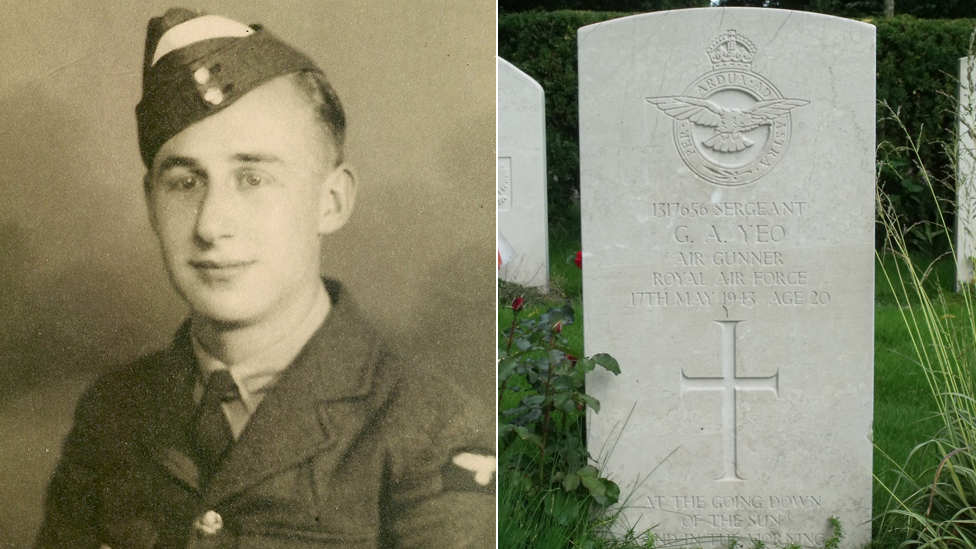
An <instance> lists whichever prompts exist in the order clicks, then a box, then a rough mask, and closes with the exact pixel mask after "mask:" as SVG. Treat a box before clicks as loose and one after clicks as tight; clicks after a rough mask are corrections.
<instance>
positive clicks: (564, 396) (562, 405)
mask: <svg viewBox="0 0 976 549" xmlns="http://www.w3.org/2000/svg"><path fill="white" fill-rule="evenodd" d="M571 396H572V394H570V393H557V394H556V396H555V397H554V398H553V399H552V404H553V406H555V407H556V408H557V409H559V410H562V411H564V412H567V413H568V412H569V411H572V410H574V409H575V408H576V406H575V405H574V404H573V400H572V398H570V397H571ZM567 407H568V408H569V410H567V409H566V408H567Z"/></svg>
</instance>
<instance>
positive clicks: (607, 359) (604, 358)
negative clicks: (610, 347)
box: [592, 353, 620, 376]
mask: <svg viewBox="0 0 976 549" xmlns="http://www.w3.org/2000/svg"><path fill="white" fill-rule="evenodd" d="M592 358H593V361H594V362H596V363H597V364H599V365H600V366H603V367H604V368H605V369H606V370H607V371H608V372H612V373H613V374H614V375H618V376H619V375H620V365H619V364H617V359H615V358H613V357H612V356H610V355H608V354H606V353H600V354H598V355H593V357H592Z"/></svg>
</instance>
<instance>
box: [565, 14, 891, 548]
mask: <svg viewBox="0 0 976 549" xmlns="http://www.w3.org/2000/svg"><path fill="white" fill-rule="evenodd" d="M578 39H579V75H580V151H581V154H580V156H581V159H580V160H581V172H582V180H581V186H582V189H581V202H582V209H583V213H582V223H583V227H582V230H583V251H584V265H585V269H584V273H583V285H584V312H585V327H586V349H587V351H588V352H591V353H598V352H606V353H610V354H611V355H613V356H614V357H615V358H617V359H618V360H619V362H620V365H621V370H623V373H622V374H621V375H620V376H618V377H613V376H609V375H601V374H599V373H596V374H594V375H592V376H591V377H590V378H589V380H588V385H587V389H588V391H589V392H591V393H592V394H593V395H594V396H596V397H597V398H598V399H599V400H600V402H601V403H602V410H601V411H600V413H599V414H590V416H589V431H588V434H589V439H588V444H589V449H590V452H591V453H592V454H593V455H594V456H595V457H596V458H597V459H598V460H601V461H603V460H605V461H606V467H607V469H606V471H607V472H608V473H609V475H610V476H611V478H613V479H615V480H616V481H617V482H619V483H620V485H621V492H622V494H623V495H626V494H629V493H632V494H633V495H632V496H631V499H630V505H629V507H627V508H626V510H625V511H624V517H623V518H624V522H625V523H627V524H628V525H630V526H636V527H637V529H638V530H643V529H646V528H650V527H652V526H656V528H655V530H654V532H655V534H656V536H657V540H658V543H659V544H663V545H701V546H705V547H713V546H714V547H717V546H723V547H728V546H729V544H730V543H731V541H732V540H733V539H738V540H740V541H742V542H743V543H744V544H745V545H747V546H751V545H752V541H751V540H758V541H761V542H763V543H764V544H766V545H768V546H784V545H789V544H793V543H796V544H800V545H804V546H822V545H823V544H824V540H825V539H826V537H827V536H829V534H830V530H829V526H828V518H829V517H837V518H839V519H840V522H841V524H842V526H843V527H844V529H845V530H846V532H847V538H846V539H845V541H844V543H843V546H845V547H855V546H859V545H860V544H862V543H864V542H867V541H868V540H869V539H870V532H871V528H870V519H871V465H872V463H871V462H872V445H871V442H870V438H869V437H870V433H871V420H872V411H873V349H874V343H873V320H874V306H873V300H874V203H875V200H874V196H875V195H874V151H875V147H874V128H875V123H874V115H875V105H874V90H875V88H874V74H875V67H874V62H875V33H874V27H873V26H871V25H867V24H864V23H859V22H855V21H851V20H846V19H839V18H833V17H828V16H822V15H817V14H810V13H801V12H788V11H780V10H764V9H754V8H740V9H736V8H726V9H719V8H709V9H698V10H682V11H675V12H662V13H655V14H649V15H641V16H635V17H628V18H624V19H618V20H614V21H609V22H606V23H601V24H597V25H592V26H589V27H585V28H583V29H580V31H579V37H578Z"/></svg>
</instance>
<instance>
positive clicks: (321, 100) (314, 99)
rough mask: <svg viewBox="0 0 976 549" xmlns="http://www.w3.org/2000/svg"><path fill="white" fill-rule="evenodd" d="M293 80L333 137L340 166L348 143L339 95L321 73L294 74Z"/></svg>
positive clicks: (302, 72) (305, 72)
mask: <svg viewBox="0 0 976 549" xmlns="http://www.w3.org/2000/svg"><path fill="white" fill-rule="evenodd" d="M292 79H293V81H294V82H295V83H296V84H297V85H298V88H299V89H300V90H301V91H302V92H303V93H304V95H305V97H306V99H308V101H309V103H310V104H311V106H312V108H313V109H314V110H315V114H316V117H317V118H318V120H319V122H321V123H322V124H323V125H324V126H325V129H326V130H327V131H328V134H329V135H331V136H332V140H333V142H334V144H335V149H336V161H335V164H336V166H338V165H339V164H341V163H342V162H343V157H344V147H345V142H346V113H345V111H344V110H343V109H342V102H341V101H339V95H338V94H337V93H336V91H335V88H333V87H332V84H329V82H328V80H326V79H325V75H323V74H322V73H321V72H319V71H301V72H297V73H293V75H292Z"/></svg>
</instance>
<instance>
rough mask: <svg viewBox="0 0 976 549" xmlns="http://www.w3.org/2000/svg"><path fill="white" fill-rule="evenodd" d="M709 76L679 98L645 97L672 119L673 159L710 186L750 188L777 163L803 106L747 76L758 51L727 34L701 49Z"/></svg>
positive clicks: (756, 76) (764, 81) (732, 31)
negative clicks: (675, 156) (794, 116)
mask: <svg viewBox="0 0 976 549" xmlns="http://www.w3.org/2000/svg"><path fill="white" fill-rule="evenodd" d="M706 52H707V53H708V57H709V60H710V61H711V63H712V71H711V72H708V73H706V74H705V75H703V76H701V77H700V78H698V79H697V80H695V82H693V83H692V84H691V85H690V86H688V88H687V89H686V90H685V92H684V93H683V94H682V95H672V96H664V97H648V98H646V99H647V102H648V103H650V104H651V105H654V106H656V107H657V108H658V109H659V110H660V111H661V112H663V113H664V114H665V115H667V116H669V117H670V118H672V119H673V120H674V142H675V146H676V147H677V150H678V154H679V156H680V157H681V159H682V160H683V161H684V163H685V165H687V166H688V167H689V168H690V169H691V170H692V171H693V172H694V173H695V174H697V175H698V176H699V177H701V178H702V179H705V180H706V181H709V182H711V183H714V184H717V185H723V186H738V185H744V184H746V183H751V182H753V181H755V180H757V179H759V178H760V177H762V176H763V175H765V174H766V173H768V172H769V171H770V170H771V169H772V167H773V166H774V165H775V164H776V163H777V162H778V161H779V160H780V158H782V156H783V155H784V154H785V153H786V148H787V146H788V145H789V141H790V134H791V120H790V112H791V111H793V110H794V109H796V108H799V107H803V106H806V105H808V104H809V103H810V102H809V101H806V100H803V99H788V98H786V97H783V95H782V94H780V93H779V91H778V90H777V89H776V87H775V86H773V84H772V83H771V82H770V81H769V80H767V79H766V78H764V77H762V76H761V75H759V74H756V73H755V72H753V71H752V69H751V67H752V61H753V58H754V57H755V55H756V52H757V48H756V46H755V45H754V44H753V43H752V41H750V40H749V39H747V38H745V37H744V36H741V35H740V34H738V33H737V32H736V30H735V29H729V30H727V31H726V32H725V33H724V34H722V35H721V36H719V37H718V38H716V39H715V40H714V41H712V43H711V44H710V45H709V46H708V48H707V49H706Z"/></svg>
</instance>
